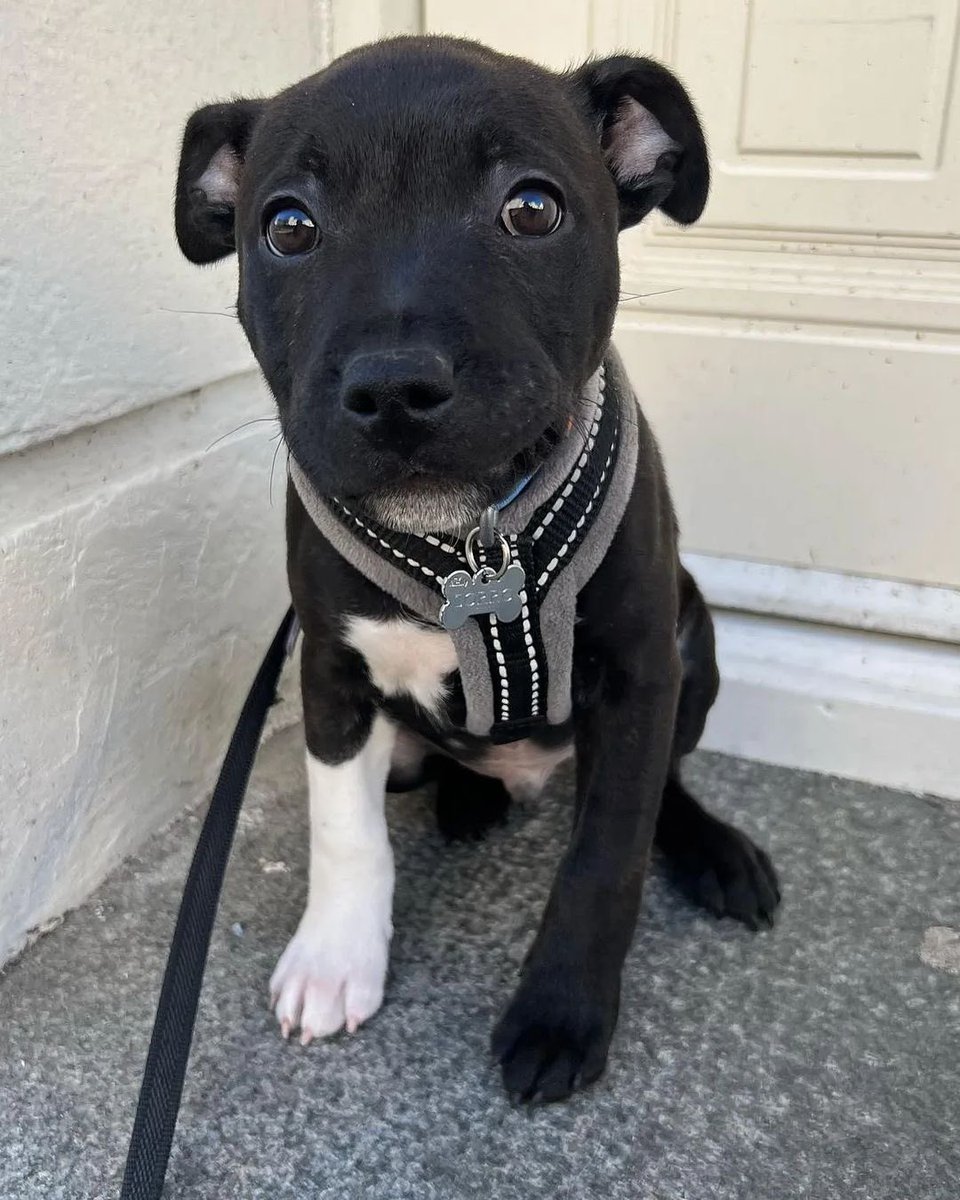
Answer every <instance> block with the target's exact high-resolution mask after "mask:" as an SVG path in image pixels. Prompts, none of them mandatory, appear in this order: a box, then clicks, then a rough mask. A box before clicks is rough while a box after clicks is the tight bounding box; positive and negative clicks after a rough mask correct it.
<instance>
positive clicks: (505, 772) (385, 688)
mask: <svg viewBox="0 0 960 1200" xmlns="http://www.w3.org/2000/svg"><path fill="white" fill-rule="evenodd" d="M344 640H345V641H346V642H347V644H348V645H349V646H352V647H353V649H354V650H356V651H357V652H358V653H359V654H360V655H362V657H363V659H364V662H365V663H366V665H367V670H368V671H369V673H370V678H371V680H372V682H373V684H374V686H375V687H376V688H377V689H378V690H379V691H380V692H381V693H382V694H383V696H384V697H385V698H387V699H396V700H404V699H405V700H408V701H413V702H414V704H415V705H416V708H417V709H419V710H420V713H422V714H423V716H424V717H425V718H426V724H427V726H428V728H427V729H426V730H423V729H422V728H421V729H420V732H421V733H424V732H425V733H426V737H427V739H428V741H429V743H430V744H431V745H432V747H433V748H439V749H442V750H443V751H444V752H445V753H447V754H449V755H450V756H451V757H453V758H457V759H459V760H460V761H462V762H464V763H465V764H466V765H468V766H469V767H470V768H471V769H472V770H475V771H478V772H480V773H481V774H484V775H491V776H494V777H496V778H498V779H501V780H503V782H504V783H505V784H506V786H507V787H508V788H509V789H510V790H511V791H513V792H514V793H515V794H516V795H518V796H519V795H521V794H532V793H535V792H537V791H539V788H540V787H541V786H542V784H543V783H544V782H545V781H546V779H547V778H548V777H549V775H550V773H551V772H552V771H553V769H554V768H555V767H556V766H557V765H558V764H559V763H560V762H562V761H563V760H564V759H566V758H569V757H570V755H571V753H572V744H571V742H570V741H569V740H562V741H560V742H559V743H555V744H551V745H540V744H538V743H537V742H536V741H534V740H532V739H525V740H523V741H518V742H513V743H510V744H508V745H494V744H493V743H491V742H488V741H486V740H485V739H478V738H473V737H469V736H468V735H466V734H464V733H463V732H462V730H458V729H457V728H456V727H455V726H454V727H453V728H451V722H450V714H449V710H448V706H449V703H450V701H451V698H452V690H453V689H452V686H451V681H453V680H456V678H457V676H458V673H459V664H458V662H457V654H456V650H455V648H454V644H453V640H452V639H451V637H450V635H449V634H448V633H446V632H444V631H443V630H442V629H428V628H425V627H424V626H423V625H418V624H416V623H415V622H413V621H406V620H403V619H402V618H401V619H387V620H377V619H374V618H371V617H350V618H348V620H347V622H346V627H345V633H344ZM420 725H421V722H420V721H417V722H416V726H420ZM416 726H415V727H414V729H415V732H416V731H417V730H416Z"/></svg>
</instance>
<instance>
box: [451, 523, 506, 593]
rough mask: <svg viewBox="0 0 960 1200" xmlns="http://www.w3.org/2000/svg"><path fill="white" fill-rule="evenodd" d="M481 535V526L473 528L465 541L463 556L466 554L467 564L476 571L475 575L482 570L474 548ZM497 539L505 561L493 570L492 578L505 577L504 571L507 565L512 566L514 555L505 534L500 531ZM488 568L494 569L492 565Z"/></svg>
mask: <svg viewBox="0 0 960 1200" xmlns="http://www.w3.org/2000/svg"><path fill="white" fill-rule="evenodd" d="M479 536H480V529H479V527H478V528H476V529H471V530H470V532H469V533H468V534H467V540H466V542H465V543H464V547H463V556H464V558H466V560H467V566H468V567H469V568H470V570H471V571H472V572H473V573H474V575H476V573H477V572H478V571H479V570H480V564H479V563H478V562H477V558H476V555H475V554H474V553H473V548H474V546H475V545H476V544H477V538H478V537H479ZM497 541H498V542H499V543H500V553H501V554H502V555H503V562H502V563H501V564H500V567H499V569H498V570H496V571H493V574H492V575H491V580H494V579H502V578H503V574H504V572H505V571H506V569H507V567H509V566H510V559H511V557H512V555H511V554H510V544H509V543H508V542H507V539H506V538H505V537H504V536H503V534H502V533H500V532H499V531H498V532H497ZM486 569H487V570H490V571H492V570H493V569H492V568H491V567H487V568H486Z"/></svg>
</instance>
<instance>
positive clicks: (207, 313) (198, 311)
mask: <svg viewBox="0 0 960 1200" xmlns="http://www.w3.org/2000/svg"><path fill="white" fill-rule="evenodd" d="M157 311H158V312H166V313H186V314H187V315H189V316H192V317H227V318H228V319H229V320H231V321H235V320H236V319H237V311H236V305H234V307H233V311H232V312H224V310H223V309H214V308H164V306H163V305H161V306H160V308H159V309H158V310H157Z"/></svg>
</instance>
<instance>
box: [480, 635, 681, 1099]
mask: <svg viewBox="0 0 960 1200" xmlns="http://www.w3.org/2000/svg"><path fill="white" fill-rule="evenodd" d="M673 643H674V638H673V637H672V636H669V634H668V635H667V636H666V637H664V636H663V635H661V636H660V637H659V638H647V639H644V640H642V641H640V642H639V643H638V644H634V645H633V646H629V645H617V646H613V645H609V644H608V645H603V644H602V642H601V643H597V642H592V644H589V645H587V646H585V647H584V646H582V647H581V649H580V652H579V655H578V657H579V659H580V668H579V669H580V670H581V671H583V670H586V671H587V673H588V674H589V675H590V677H591V679H592V680H593V682H594V687H595V693H594V695H593V696H592V697H587V698H582V699H581V702H580V704H579V705H578V706H577V708H576V710H575V724H576V742H577V812H576V819H575V822H574V830H573V836H572V838H571V841H570V845H569V847H568V849H567V851H566V853H565V855H564V857H563V860H562V862H561V864H560V868H559V870H558V872H557V876H556V879H555V881H554V884H553V889H552V891H551V894H550V898H549V900H548V902H547V908H546V912H545V914H544V918H543V922H542V924H541V926H540V931H539V933H538V934H537V937H536V940H535V941H534V944H533V948H532V949H531V951H530V955H529V957H528V959H527V963H526V966H525V967H524V971H523V975H522V977H521V980H520V985H519V987H518V989H517V992H516V995H515V996H514V998H513V1000H512V1001H511V1003H510V1005H509V1006H508V1008H507V1010H506V1012H505V1013H504V1015H503V1017H502V1018H501V1020H500V1022H499V1023H498V1025H497V1027H496V1029H495V1031H494V1035H493V1051H494V1054H495V1056H496V1057H497V1058H498V1059H499V1061H500V1062H501V1064H502V1067H503V1079H504V1085H505V1087H506V1089H507V1091H508V1092H509V1093H510V1094H511V1095H512V1096H514V1097H516V1098H519V1099H523V1100H532V1099H540V1100H561V1099H564V1098H565V1097H566V1096H569V1095H570V1093H571V1092H572V1091H574V1090H575V1089H577V1088H578V1087H580V1086H583V1085H585V1084H588V1083H590V1082H592V1081H593V1080H594V1079H596V1078H597V1077H598V1076H599V1075H600V1073H601V1072H602V1071H603V1068H604V1066H605V1064H606V1060H607V1050H608V1047H609V1044H610V1038H611V1036H612V1034H613V1030H614V1026H615V1024H616V1019H617V1009H618V1005H619V999H620V973H621V968H622V966H623V960H624V956H625V955H626V952H627V949H628V947H629V945H630V940H631V937H632V935H633V931H634V927H635V925H636V920H637V913H638V911H639V906H640V895H641V890H642V885H643V877H644V872H645V869H646V864H647V859H648V856H649V852H650V847H651V844H652V841H653V834H654V830H655V827H656V820H657V812H658V809H659V806H660V798H661V794H662V791H663V786H664V782H665V779H666V774H667V766H668V761H669V756H670V744H671V739H672V735H673V722H674V715H675V711H676V703H677V694H678V691H679V683H680V664H679V659H678V657H677V654H676V650H675V646H674V644H673ZM584 660H586V662H585V661H584ZM591 701H592V702H591Z"/></svg>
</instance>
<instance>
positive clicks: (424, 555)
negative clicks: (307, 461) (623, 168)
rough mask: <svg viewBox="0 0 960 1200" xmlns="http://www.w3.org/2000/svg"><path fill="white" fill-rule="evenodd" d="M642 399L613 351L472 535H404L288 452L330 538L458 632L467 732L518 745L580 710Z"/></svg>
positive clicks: (630, 476)
mask: <svg viewBox="0 0 960 1200" xmlns="http://www.w3.org/2000/svg"><path fill="white" fill-rule="evenodd" d="M635 409H636V400H635V398H634V396H633V393H632V391H631V389H630V386H629V383H628V382H627V381H626V377H625V375H624V372H623V368H622V366H621V364H620V362H619V359H618V358H617V357H616V356H615V355H614V354H613V353H612V352H611V353H610V354H608V357H607V359H606V361H605V362H604V365H603V366H601V368H600V370H599V371H598V372H597V373H596V374H595V375H594V376H593V378H592V379H591V380H590V382H589V383H588V385H587V387H586V389H585V392H584V395H583V396H582V397H581V400H580V410H579V412H578V413H577V414H576V416H577V418H578V419H575V420H574V421H573V423H572V429H571V431H570V432H569V433H568V434H567V435H566V437H564V438H563V439H562V440H561V442H560V444H559V445H558V446H557V448H556V450H554V452H553V454H552V455H551V456H550V457H549V458H548V459H547V460H546V462H544V463H543V465H542V466H541V467H540V468H539V470H538V471H537V472H536V474H535V475H534V476H533V477H532V478H531V479H530V480H529V481H528V482H527V483H526V486H521V488H520V491H519V494H517V489H514V491H513V492H512V493H511V495H510V496H509V497H507V499H506V500H505V501H503V502H502V503H501V505H498V506H497V507H498V508H499V515H498V517H497V519H496V522H495V526H494V528H493V529H490V528H489V527H488V528H487V529H484V528H483V526H484V521H486V522H487V523H488V525H489V521H490V515H489V514H490V511H491V510H487V513H486V514H484V519H482V520H481V522H480V523H479V524H478V526H477V528H474V529H471V530H470V531H469V532H467V534H466V536H465V537H461V536H459V535H457V534H449V533H437V534H424V535H417V534H412V533H398V532H397V531H396V530H393V529H390V528H388V527H387V526H384V525H382V524H380V523H379V522H377V521H374V520H373V519H372V518H371V517H369V516H368V515H367V514H365V513H364V512H362V511H361V510H360V509H359V508H358V507H357V506H356V505H353V504H348V503H344V502H343V501H341V500H338V499H336V498H325V497H322V496H320V495H319V493H318V492H317V491H316V490H315V489H314V487H313V486H312V484H311V483H310V481H309V480H308V479H307V477H306V475H305V474H304V472H303V471H302V470H301V468H300V466H299V465H298V463H297V462H296V461H295V460H294V459H293V458H291V460H290V465H289V470H290V478H291V480H292V481H293V485H294V487H295V488H296V489H297V492H298V494H299V496H300V499H301V500H302V502H303V505H304V507H305V508H306V510H307V513H308V514H309V515H310V517H311V519H312V520H313V521H314V523H315V524H316V526H317V528H318V529H319V530H320V532H321V533H322V534H323V536H324V537H325V538H327V540H328V541H329V542H330V543H331V544H332V545H333V546H334V548H335V549H336V550H337V551H338V552H339V553H340V554H341V555H342V556H343V557H344V558H345V559H346V560H347V562H349V563H350V564H351V566H353V567H355V568H356V569H357V570H358V571H360V572H361V574H363V575H365V576H366V577H367V578H368V579H369V580H370V581H371V582H372V583H374V584H376V585H377V586H378V587H380V588H382V589H383V590H384V591H385V592H387V593H388V594H389V595H391V596H393V597H394V598H395V599H396V600H398V601H399V602H400V603H401V604H403V605H404V606H405V607H406V608H408V609H410V610H411V611H412V612H413V613H414V614H416V616H417V617H418V618H419V619H420V620H422V621H423V622H425V623H426V624H428V625H432V626H435V627H437V628H444V629H446V630H447V631H448V632H449V634H450V636H451V638H452V639H453V643H454V647H455V649H456V653H457V660H458V665H459V668H460V678H461V684H462V687H463V693H464V699H465V701H466V730H467V732H468V733H471V734H474V735H476V736H480V737H488V738H490V739H491V740H492V741H494V742H497V743H505V742H513V741H518V740H520V739H521V738H525V737H529V736H530V735H531V734H532V733H535V732H537V731H538V730H541V729H543V728H544V727H546V726H550V725H562V724H563V723H564V722H566V721H567V720H568V719H569V717H570V714H571V709H572V697H571V681H572V669H573V632H574V624H575V622H576V608H577V595H578V594H579V592H580V591H581V589H582V588H583V586H584V585H585V584H586V582H587V580H588V579H589V578H590V577H591V575H592V574H593V573H594V571H595V570H596V569H597V567H598V566H599V565H600V563H601V562H602V560H603V557H604V555H605V554H606V552H607V549H608V548H609V546H610V543H611V542H612V541H613V537H614V534H615V533H616V531H617V527H618V526H619V524H620V521H621V519H622V517H623V513H624V510H625V509H626V506H627V501H628V499H629V497H630V493H631V491H632V488H633V481H634V475H635V472H636V464H637V420H636V415H635ZM491 533H492V534H493V537H491V536H490V535H491ZM491 543H492V548H489V549H484V548H483V545H484V544H486V545H487V546H488V547H489V546H491Z"/></svg>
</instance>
